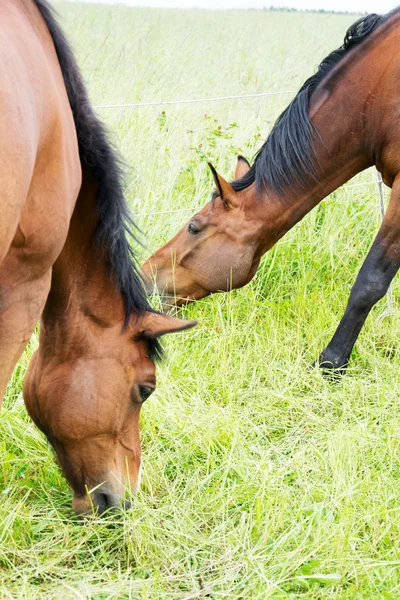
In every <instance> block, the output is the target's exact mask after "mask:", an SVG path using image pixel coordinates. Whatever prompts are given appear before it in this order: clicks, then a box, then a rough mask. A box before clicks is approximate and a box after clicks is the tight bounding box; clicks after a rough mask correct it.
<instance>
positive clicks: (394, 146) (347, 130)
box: [143, 10, 400, 369]
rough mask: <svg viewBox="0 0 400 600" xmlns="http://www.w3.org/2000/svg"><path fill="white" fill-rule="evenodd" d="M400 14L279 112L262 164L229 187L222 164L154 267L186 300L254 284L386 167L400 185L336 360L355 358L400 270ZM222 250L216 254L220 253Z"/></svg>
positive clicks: (150, 271)
mask: <svg viewBox="0 0 400 600" xmlns="http://www.w3.org/2000/svg"><path fill="white" fill-rule="evenodd" d="M399 45H400V12H399V11H398V10H397V11H394V12H393V13H389V15H387V16H386V17H378V16H377V15H369V16H368V17H365V18H363V19H360V20H359V21H357V22H356V23H355V24H354V25H353V26H352V27H351V28H350V30H349V31H348V32H347V35H346V38H345V44H344V46H343V47H342V48H340V49H339V50H338V51H336V52H333V53H332V54H331V55H329V56H328V57H327V58H326V59H325V60H324V61H323V62H322V63H321V65H320V68H319V71H318V72H317V74H316V75H314V76H313V77H311V78H310V79H309V80H307V81H306V82H305V84H304V85H303V87H302V88H301V89H300V91H299V93H298V94H297V96H296V97H295V99H294V100H293V101H292V103H291V104H290V105H289V107H288V108H287V109H286V111H285V112H284V113H283V114H282V115H281V117H280V118H279V119H278V121H277V123H276V125H275V127H274V129H273V130H272V132H271V134H270V136H269V137H268V138H267V140H266V142H265V144H264V146H263V147H262V149H261V150H260V151H259V153H258V154H257V156H256V160H255V162H254V164H253V165H252V166H250V165H249V164H248V163H247V161H245V159H243V158H242V157H239V161H238V166H237V171H236V174H235V177H236V179H235V181H233V182H232V183H231V184H229V183H228V182H227V181H225V180H224V179H223V178H222V177H221V176H220V175H218V174H217V173H216V171H215V170H214V168H213V167H212V166H211V165H210V166H211V169H212V172H213V176H214V181H215V184H216V192H215V193H214V195H213V199H212V201H211V202H209V203H208V204H207V205H206V206H205V207H204V208H203V209H202V210H201V211H200V212H199V213H198V214H197V215H194V216H193V217H192V218H191V220H190V221H189V223H188V224H187V225H186V226H184V228H183V229H182V230H181V231H180V232H179V233H178V234H177V235H176V236H175V237H174V238H173V239H172V240H171V241H170V242H168V243H167V244H166V245H165V246H163V247H162V248H161V249H160V250H158V251H157V252H156V253H155V254H154V255H153V256H152V257H150V258H149V259H148V261H147V262H146V263H145V265H144V267H143V271H144V274H145V276H146V277H147V279H148V285H149V289H150V290H151V279H152V277H153V276H155V278H156V284H157V288H158V289H159V290H160V292H163V291H164V290H166V299H167V301H172V302H174V303H176V304H178V305H179V304H182V303H183V302H186V301H190V300H196V299H198V298H201V297H204V296H207V295H208V294H210V293H211V292H217V291H229V290H230V289H232V288H238V287H241V286H243V285H245V284H246V283H248V282H249V281H250V280H251V279H252V277H253V276H254V274H255V272H256V270H257V267H258V264H259V262H260V259H261V257H262V255H263V254H264V253H265V252H267V251H268V250H269V249H270V248H271V247H272V246H273V245H274V244H275V243H276V242H277V241H278V240H279V239H280V238H281V237H282V236H283V235H284V234H285V233H286V232H287V231H288V230H289V229H291V228H292V227H293V226H294V225H295V224H296V223H297V222H298V221H299V220H301V219H302V218H303V217H304V216H305V215H306V214H307V213H308V212H309V211H310V210H312V209H313V208H314V207H315V206H316V205H317V204H318V203H319V202H320V201H321V200H322V199H324V198H325V197H326V196H327V195H329V194H330V193H331V192H333V191H334V190H335V189H337V188H338V187H339V186H341V185H342V184H343V183H345V182H346V181H348V180H349V179H350V178H351V177H353V176H354V175H356V174H357V173H359V172H360V171H362V170H364V169H366V168H368V167H370V166H372V165H376V166H377V168H378V169H379V170H380V171H381V173H382V176H383V179H384V181H385V183H386V184H387V185H388V186H390V187H392V193H391V198H390V203H389V207H388V210H387V213H386V215H385V218H384V220H383V223H382V225H381V228H380V230H379V232H378V235H377V238H376V240H375V242H374V244H373V246H372V248H371V250H370V252H369V254H368V256H367V258H366V261H365V263H364V265H363V267H362V269H361V271H360V273H359V275H358V277H357V280H356V282H355V285H354V287H353V289H352V292H351V295H350V299H349V303H348V306H347V309H346V312H345V314H344V316H343V319H342V321H341V323H340V324H339V327H338V329H337V331H336V333H335V336H334V337H333V339H332V341H331V342H330V344H329V345H328V347H327V348H326V349H325V351H324V352H323V353H322V354H321V356H320V358H319V363H320V364H321V365H322V366H324V367H325V368H334V369H342V368H344V367H345V366H346V364H347V361H348V358H349V356H350V352H351V350H352V348H353V345H354V343H355V340H356V338H357V336H358V333H359V331H360V330H361V327H362V325H363V323H364V321H365V319H366V317H367V315H368V313H369V311H370V309H371V307H372V306H373V305H374V304H375V303H376V302H377V301H378V300H379V299H380V298H381V297H382V296H383V295H384V294H385V293H386V290H387V288H388V286H389V284H390V281H391V279H392V277H393V276H394V275H395V273H396V272H397V270H398V268H399V266H400V178H399V173H400V129H399V127H398V126H397V124H398V122H399V118H400V102H399V100H400V95H399V92H398V81H399V76H400V54H399V52H398V48H399ZM213 256H217V257H218V258H217V260H216V261H213V260H212V257H213Z"/></svg>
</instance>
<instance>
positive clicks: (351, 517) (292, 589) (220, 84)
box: [0, 3, 400, 600]
mask: <svg viewBox="0 0 400 600" xmlns="http://www.w3.org/2000/svg"><path fill="white" fill-rule="evenodd" d="M58 7H59V10H60V15H61V20H62V23H63V26H64V28H65V30H66V31H67V32H68V35H69V37H70V39H71V42H72V44H73V47H74V49H75V51H76V54H77V57H78V60H79V63H80V64H81V65H82V69H83V71H84V74H85V77H86V81H87V83H88V86H89V89H90V94H91V98H92V100H93V103H94V104H96V105H104V104H120V103H129V102H141V101H145V102H147V101H156V100H171V99H176V98H200V97H212V96H225V95H231V94H232V95H235V94H248V93H257V92H263V91H282V90H295V89H297V88H298V87H299V86H300V84H301V83H302V82H303V80H304V79H305V78H306V77H307V76H309V75H310V74H311V73H312V72H313V70H314V68H315V66H316V64H317V63H318V62H319V60H320V59H322V58H323V57H324V56H325V55H326V54H327V53H328V52H329V51H330V50H332V49H333V48H335V47H337V46H339V45H340V43H341V41H342V38H343V36H344V33H345V30H346V28H347V27H348V25H350V23H351V22H352V21H354V20H355V18H356V17H354V16H343V15H336V16H333V15H320V14H293V13H290V14H285V13H270V12H256V11H248V12H231V13H226V14H225V13H222V12H218V13H217V12H216V13H213V12H201V11H196V10H191V11H181V12H179V11H173V10H171V11H163V10H148V9H128V8H118V7H106V6H102V7H98V6H95V5H90V6H89V5H83V4H72V3H60V4H58ZM290 97H291V95H290V94H288V95H286V96H275V97H272V98H264V99H246V100H232V101H225V102H213V103H211V102H209V103H207V102H205V103H203V104H194V105H180V106H167V107H162V106H156V107H150V108H131V109H98V112H99V114H101V115H102V117H104V119H105V121H106V122H107V124H108V125H109V127H110V129H111V130H112V132H113V135H114V138H115V142H116V144H117V145H118V147H120V148H121V151H122V153H123V155H124V156H125V158H126V160H127V162H128V164H129V165H130V169H129V174H128V182H127V185H128V199H129V203H130V205H131V207H132V209H133V210H134V211H135V213H136V214H137V215H138V216H137V223H138V224H139V226H140V227H141V228H142V229H143V231H145V232H146V237H145V241H146V245H147V249H146V250H142V251H141V258H145V257H146V256H147V255H148V254H149V253H150V252H151V251H153V250H155V249H156V248H158V247H159V246H160V245H161V243H163V242H164V241H166V240H167V239H168V238H169V237H170V236H171V235H172V233H174V232H175V231H176V230H177V229H178V228H179V227H180V226H181V225H182V224H183V223H184V222H185V221H186V220H187V218H188V217H189V215H190V210H188V211H183V210H181V209H190V208H195V207H198V206H200V205H202V204H203V203H204V202H205V201H206V199H207V197H208V195H209V193H210V191H211V180H210V175H209V173H208V170H207V168H206V160H212V161H213V162H214V164H215V165H216V167H217V168H218V169H219V170H220V171H221V173H222V174H223V175H225V176H227V177H228V176H229V177H231V176H232V174H233V167H234V163H235V156H236V154H237V153H238V152H240V153H243V154H245V155H246V156H247V157H249V158H250V157H251V156H252V155H253V153H254V152H255V150H256V149H257V147H258V146H259V145H260V143H261V141H262V140H263V139H264V138H265V136H266V134H267V132H268V131H269V129H270V127H271V125H272V123H273V122H274V120H275V118H276V117H277V116H278V114H279V113H280V111H281V110H282V109H283V108H284V107H285V106H286V104H287V102H288V101H289V99H290ZM164 110H165V112H164ZM359 183H368V184H370V185H367V186H365V187H361V186H360V187H350V188H348V189H346V188H343V189H341V190H339V191H337V192H336V193H334V194H333V195H332V196H331V197H330V198H328V199H327V200H326V201H325V202H323V203H322V204H321V205H320V206H319V207H318V208H317V209H316V210H314V211H313V213H312V214H310V215H309V216H308V217H307V218H305V219H304V221H302V222H301V223H300V224H299V225H298V226H296V227H295V228H294V229H293V230H292V231H291V232H289V234H287V235H286V237H285V238H284V239H283V240H282V241H281V242H279V244H278V245H277V246H276V247H275V248H274V249H273V250H272V251H271V252H270V253H269V254H268V255H267V256H266V257H265V258H264V260H263V262H262V264H261V266H260V269H259V271H258V274H257V278H256V279H255V280H254V281H253V282H252V283H251V284H250V285H249V286H247V287H246V288H244V289H242V290H239V291H236V292H233V293H231V294H225V295H214V296H213V297H211V298H208V299H205V300H203V301H201V302H199V303H197V304H194V305H191V306H190V307H188V308H187V309H185V310H183V311H182V313H183V315H188V316H190V318H196V319H198V320H199V321H200V325H199V326H198V327H197V328H196V329H195V330H193V331H192V332H191V333H186V334H182V335H181V334H180V335H177V336H175V337H173V336H170V337H171V339H168V341H167V343H166V346H167V351H168V354H167V359H166V360H165V362H164V363H163V364H162V365H161V366H160V367H159V368H158V389H157V392H156V393H155V394H154V396H152V397H151V399H150V400H149V401H148V402H147V403H146V404H145V406H144V408H143V411H142V420H141V428H142V446H143V465H144V476H143V481H142V487H141V490H140V492H139V494H138V496H137V499H136V502H135V506H134V508H133V509H132V510H131V511H130V512H129V513H127V514H126V516H125V517H124V520H123V523H122V524H121V526H119V527H110V523H109V522H107V519H101V520H100V519H98V520H92V521H88V522H87V523H85V524H84V525H82V524H81V523H78V522H77V521H76V520H75V519H74V517H73V513H72V508H71V493H70V490H69V488H68V486H67V484H66V482H65V480H64V478H63V476H62V475H61V472H60V470H59V468H58V466H57V464H56V463H55V461H54V458H53V453H52V451H51V449H50V448H49V446H48V444H47V442H46V441H45V439H44V437H43V436H42V435H41V434H40V433H39V432H38V430H37V429H36V428H35V427H34V426H33V424H32V423H31V421H30V420H29V418H28V417H27V414H26V412H25V409H24V404H23V399H22V393H21V386H22V380H23V377H24V373H25V371H26V367H27V364H28V361H29V358H30V356H31V354H32V352H33V351H34V349H35V347H36V345H37V336H34V337H33V339H32V341H31V343H30V345H29V348H28V349H27V351H26V353H25V355H24V356H23V357H22V358H21V360H20V362H19V364H18V366H17V368H16V370H15V373H14V376H13V378H12V380H11V381H10V384H9V387H8V391H7V396H6V399H5V402H4V404H3V410H2V413H1V416H0V448H1V462H0V598H2V599H3V598H5V599H7V598H13V599H14V598H15V599H22V598H24V599H29V600H31V599H32V600H36V599H38V600H39V599H41V600H42V599H44V598H46V599H54V600H55V599H60V598H62V599H64V598H65V599H70V598H71V599H89V598H90V599H93V600H100V599H128V598H129V599H131V598H132V599H133V598H134V599H140V600H142V599H143V600H145V599H163V598H166V599H178V598H179V599H187V600H189V599H190V598H212V599H217V598H220V599H227V598H232V599H248V598H257V599H260V600H264V599H266V598H274V599H285V598H291V599H293V598H299V597H302V598H307V599H325V598H339V599H342V598H343V599H350V598H351V599H357V600H358V599H370V598H386V599H397V598H400V569H399V568H400V417H399V397H400V377H399V372H400V364H399V363H400V356H399V354H398V352H397V349H398V347H399V338H400V319H399V313H398V310H397V309H396V310H395V314H394V315H393V316H390V317H386V318H384V319H381V318H380V316H381V315H382V312H383V310H384V308H385V303H384V301H382V302H381V303H379V304H378V305H377V306H376V307H375V309H374V310H373V311H372V314H371V316H370V318H369V319H368V322H367V324H366V327H365V328H364V330H363V332H362V334H361V336H360V338H359V340H358V342H357V344H356V348H355V351H354V353H353V356H352V360H351V363H350V365H349V370H348V373H347V374H346V376H345V377H343V379H342V381H341V382H339V383H337V384H334V383H330V382H329V381H326V380H324V379H323V378H322V376H321V374H320V373H319V372H318V371H308V370H307V367H308V365H309V364H310V363H311V362H312V361H313V360H314V359H315V358H316V357H317V356H318V354H319V352H320V351H321V350H322V349H323V348H324V347H325V345H326V343H327V342H328V341H329V339H330V336H331V335H332V334H333V332H334V330H335V327H336V325H337V323H338V320H339V318H340V316H341V315H342V313H343V310H344V307H345V303H346V300H347V296H348V293H349V290H350V287H351V285H352V282H353V281H354V278H355V275H356V272H357V270H358V268H359V267H360V265H361V263H362V260H363V258H364V256H365V255H366V252H367V249H368V247H369V245H370V243H371V241H372V239H373V236H374V234H375V232H376V230H377V227H378V224H379V212H378V206H377V196H376V188H375V185H374V173H373V172H367V173H365V174H363V175H362V176H359V177H357V178H356V180H355V181H352V182H351V184H359ZM174 211H175V212H174ZM157 213H160V214H157ZM398 289H399V285H398V283H395V285H394V294H395V296H396V293H397V292H398Z"/></svg>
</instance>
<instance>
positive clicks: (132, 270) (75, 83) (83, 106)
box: [35, 0, 162, 358]
mask: <svg viewBox="0 0 400 600" xmlns="http://www.w3.org/2000/svg"><path fill="white" fill-rule="evenodd" d="M35 3H36V6H37V7H38V9H39V11H40V13H41V15H42V17H43V19H44V21H45V23H46V25H47V27H48V29H49V32H50V35H51V37H52V38H53V43H54V47H55V50H56V53H57V57H58V61H59V63H60V67H61V72H62V75H63V78H64V83H65V87H66V90H67V94H68V99H69V103H70V105H71V109H72V114H73V117H74V122H75V129H76V134H77V138H78V145H79V155H80V160H81V164H82V165H86V166H87V167H88V168H89V170H90V172H91V173H92V176H93V179H94V181H95V183H96V184H97V187H98V195H97V216H98V226H97V229H96V231H95V235H94V240H93V241H94V244H95V245H97V247H98V248H99V249H103V248H105V249H106V251H107V253H108V268H109V272H110V275H111V276H112V277H113V278H114V279H115V281H116V284H117V286H118V289H119V290H120V292H121V294H122V298H123V301H124V305H125V321H126V322H125V324H127V323H128V320H129V318H130V316H131V314H132V312H134V313H136V314H138V315H140V314H142V313H144V312H145V311H152V308H151V307H150V305H149V303H148V301H147V296H146V292H145V289H144V286H143V281H142V278H141V276H140V274H139V269H138V264H137V260H136V257H135V254H134V251H133V249H132V247H131V246H130V244H129V242H128V239H127V236H129V237H131V238H133V239H136V238H135V235H134V229H135V227H136V226H135V224H134V222H133V220H132V218H131V216H130V215H129V210H128V207H127V204H126V200H125V196H124V189H123V188H124V185H123V183H124V173H123V169H122V164H121V161H120V159H119V157H118V155H117V153H116V151H115V150H114V148H113V146H112V144H111V143H110V141H109V139H108V136H107V131H106V128H105V126H104V124H103V123H102V122H101V121H100V119H99V118H98V117H97V115H96V114H95V112H94V110H93V107H92V105H91V103H90V100H89V97H88V94H87V91H86V87H85V84H84V82H83V78H82V75H81V73H80V70H79V67H78V65H77V62H76V59H75V56H74V54H73V52H72V50H71V47H70V45H69V43H68V41H67V39H66V37H65V35H64V33H63V31H62V29H61V27H60V25H59V24H58V22H57V20H56V18H55V17H54V13H53V9H52V8H51V7H50V5H49V3H48V2H47V0H35ZM149 346H150V351H151V354H152V357H153V358H158V357H160V356H161V353H162V349H161V345H160V343H159V341H158V340H156V339H154V340H152V341H151V343H150V342H149Z"/></svg>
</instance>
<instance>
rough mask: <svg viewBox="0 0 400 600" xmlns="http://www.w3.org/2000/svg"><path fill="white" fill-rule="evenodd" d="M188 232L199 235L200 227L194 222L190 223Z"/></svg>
mask: <svg viewBox="0 0 400 600" xmlns="http://www.w3.org/2000/svg"><path fill="white" fill-rule="evenodd" d="M188 232H189V233H191V234H192V235H197V234H198V233H200V229H199V228H198V227H197V226H196V225H195V224H194V223H189V227H188Z"/></svg>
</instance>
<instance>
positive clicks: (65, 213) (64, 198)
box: [0, 0, 81, 398]
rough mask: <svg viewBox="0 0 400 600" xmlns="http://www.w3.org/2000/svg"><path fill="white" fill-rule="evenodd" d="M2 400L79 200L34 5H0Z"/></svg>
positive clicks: (75, 166) (54, 64)
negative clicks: (76, 202) (0, 40)
mask: <svg viewBox="0 0 400 600" xmlns="http://www.w3.org/2000/svg"><path fill="white" fill-rule="evenodd" d="M0 30H1V36H0V37H1V39H2V43H1V45H0V46H1V47H0V139H1V140H2V143H1V145H0V162H1V165H2V166H1V170H0V190H1V200H0V202H1V218H0V265H1V267H0V398H2V397H3V394H4V391H5V387H6V384H7V381H8V379H9V377H10V375H11V373H12V370H13V368H14V366H15V363H16V361H17V360H18V358H19V356H20V354H21V352H22V351H23V349H24V347H25V345H26V344H27V342H28V340H29V338H30V336H31V334H32V331H33V329H34V327H35V325H36V323H37V321H38V319H39V317H40V314H41V312H42V309H43V306H44V303H45V300H46V297H47V294H48V292H49V289H50V282H51V267H52V265H53V263H54V261H55V259H56V258H57V256H58V254H59V253H60V251H61V249H62V247H63V245H64V242H65V239H66V236H67V232H68V226H69V221H70V218H71V214H72V211H73V209H74V205H75V201H76V198H77V196H78V192H79V188H80V182H81V166H80V161H79V153H78V144H77V140H76V135H71V132H74V130H75V127H74V120H73V116H72V113H71V108H70V105H69V101H68V97H67V94H66V91H65V86H64V82H63V78H62V74H61V71H60V67H59V64H58V60H57V56H56V53H55V51H54V46H53V42H52V39H51V36H50V34H49V31H48V29H47V27H46V26H45V24H44V22H43V19H42V18H41V15H40V13H39V11H38V9H37V7H36V6H35V5H34V3H29V2H22V1H21V0H11V1H10V2H5V3H2V5H1V7H0Z"/></svg>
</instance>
